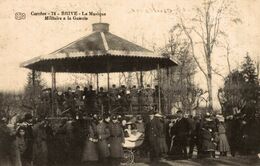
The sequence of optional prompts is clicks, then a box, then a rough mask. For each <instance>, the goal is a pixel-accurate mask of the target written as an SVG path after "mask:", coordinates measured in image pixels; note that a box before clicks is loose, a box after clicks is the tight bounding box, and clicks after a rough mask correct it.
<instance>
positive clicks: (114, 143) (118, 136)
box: [109, 123, 124, 158]
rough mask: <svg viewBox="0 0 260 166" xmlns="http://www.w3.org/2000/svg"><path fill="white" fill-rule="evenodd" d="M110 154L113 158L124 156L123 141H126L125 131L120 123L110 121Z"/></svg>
mask: <svg viewBox="0 0 260 166" xmlns="http://www.w3.org/2000/svg"><path fill="white" fill-rule="evenodd" d="M109 131H110V135H111V136H110V140H109V142H110V156H111V157H112V158H121V157H123V154H124V152H123V147H122V143H123V142H124V132H123V129H122V127H121V125H120V124H119V123H110V124H109Z"/></svg>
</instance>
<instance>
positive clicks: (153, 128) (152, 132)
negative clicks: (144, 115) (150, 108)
mask: <svg viewBox="0 0 260 166" xmlns="http://www.w3.org/2000/svg"><path fill="white" fill-rule="evenodd" d="M157 123H158V120H157V119H156V118H153V119H152V120H151V121H150V122H149V123H148V124H147V127H146V134H145V137H146V141H147V143H148V146H149V148H150V153H153V154H151V156H155V157H158V156H159V153H160V149H159V148H158V134H159V131H158V128H157Z"/></svg>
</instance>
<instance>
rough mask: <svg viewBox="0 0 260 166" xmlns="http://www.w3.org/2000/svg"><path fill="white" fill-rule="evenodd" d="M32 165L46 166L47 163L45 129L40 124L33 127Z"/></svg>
mask: <svg viewBox="0 0 260 166" xmlns="http://www.w3.org/2000/svg"><path fill="white" fill-rule="evenodd" d="M33 137H34V143H33V163H34V165H36V166H47V164H48V163H47V162H48V148H47V134H46V130H45V127H44V126H42V125H41V124H40V123H38V124H36V125H34V127H33Z"/></svg>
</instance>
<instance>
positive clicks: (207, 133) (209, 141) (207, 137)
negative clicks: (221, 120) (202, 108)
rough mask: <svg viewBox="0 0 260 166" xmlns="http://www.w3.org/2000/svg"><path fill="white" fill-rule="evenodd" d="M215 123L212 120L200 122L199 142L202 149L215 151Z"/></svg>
mask: <svg viewBox="0 0 260 166" xmlns="http://www.w3.org/2000/svg"><path fill="white" fill-rule="evenodd" d="M215 136H216V124H215V122H214V121H206V120H204V121H203V122H202V128H201V143H202V151H215V149H216V140H215Z"/></svg>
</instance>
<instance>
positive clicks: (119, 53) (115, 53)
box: [20, 50, 167, 67]
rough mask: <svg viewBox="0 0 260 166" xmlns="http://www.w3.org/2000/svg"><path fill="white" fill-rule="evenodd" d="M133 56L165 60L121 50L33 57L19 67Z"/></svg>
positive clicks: (141, 52)
mask: <svg viewBox="0 0 260 166" xmlns="http://www.w3.org/2000/svg"><path fill="white" fill-rule="evenodd" d="M105 55H111V56H122V57H127V56H134V57H150V58H167V57H163V56H161V55H155V54H153V53H152V52H143V51H123V50H108V51H101V50H96V51H88V52H71V53H54V54H48V55H42V56H38V57H35V58H33V59H31V60H28V61H25V62H24V63H22V64H21V65H20V66H21V67H26V66H28V65H31V64H33V63H36V62H39V61H42V60H58V59H65V58H83V57H95V56H105Z"/></svg>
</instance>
